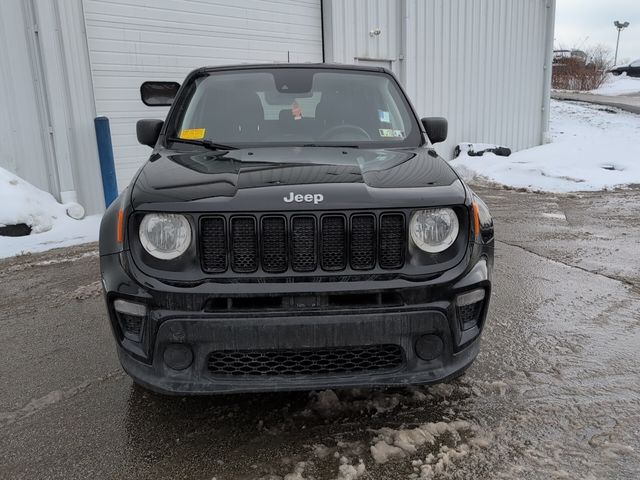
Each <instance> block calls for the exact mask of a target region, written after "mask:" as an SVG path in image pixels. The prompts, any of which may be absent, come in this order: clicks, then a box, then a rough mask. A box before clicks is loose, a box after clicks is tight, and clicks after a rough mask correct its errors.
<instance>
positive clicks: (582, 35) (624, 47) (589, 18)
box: [555, 0, 640, 63]
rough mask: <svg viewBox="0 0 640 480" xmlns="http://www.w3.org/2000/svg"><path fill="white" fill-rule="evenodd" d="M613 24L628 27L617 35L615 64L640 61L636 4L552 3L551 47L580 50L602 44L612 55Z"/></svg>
mask: <svg viewBox="0 0 640 480" xmlns="http://www.w3.org/2000/svg"><path fill="white" fill-rule="evenodd" d="M614 20H620V21H622V22H624V21H627V22H629V23H630V25H629V27H628V28H626V29H624V30H623V31H622V33H621V34H620V49H619V50H618V63H621V60H624V59H626V60H630V61H632V60H635V59H637V58H640V0H556V30H555V45H556V47H558V46H561V47H563V48H573V47H577V48H581V49H584V48H586V47H588V46H589V45H594V44H604V45H607V46H608V47H610V48H611V51H614V50H615V48H616V36H617V34H618V31H617V30H616V28H615V27H614V26H613V21H614Z"/></svg>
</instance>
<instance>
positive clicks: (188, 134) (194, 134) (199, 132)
mask: <svg viewBox="0 0 640 480" xmlns="http://www.w3.org/2000/svg"><path fill="white" fill-rule="evenodd" d="M204 133H205V129H204V128H188V129H186V130H181V131H180V138H183V139H185V140H201V139H203V138H204Z"/></svg>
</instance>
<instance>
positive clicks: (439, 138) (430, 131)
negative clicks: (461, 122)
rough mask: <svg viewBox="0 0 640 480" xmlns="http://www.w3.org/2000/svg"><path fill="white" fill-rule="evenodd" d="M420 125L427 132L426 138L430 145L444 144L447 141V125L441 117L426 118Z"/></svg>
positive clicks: (445, 120)
mask: <svg viewBox="0 0 640 480" xmlns="http://www.w3.org/2000/svg"><path fill="white" fill-rule="evenodd" d="M421 121H422V125H423V126H424V129H425V131H426V132H427V137H429V140H430V141H431V143H440V142H444V141H445V140H446V139H447V131H448V129H449V124H448V123H447V119H446V118H443V117H426V118H423V119H422V120H421Z"/></svg>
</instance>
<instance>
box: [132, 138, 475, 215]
mask: <svg viewBox="0 0 640 480" xmlns="http://www.w3.org/2000/svg"><path fill="white" fill-rule="evenodd" d="M292 192H293V194H294V196H295V195H302V198H303V199H304V197H305V195H307V197H306V198H311V197H309V195H318V194H320V195H322V200H321V201H320V202H317V199H319V198H320V197H318V196H316V197H314V199H316V202H315V204H314V202H307V201H304V200H303V201H301V202H291V203H288V202H284V198H289V197H291V193H292ZM298 198H300V197H298ZM131 199H132V204H133V208H135V209H142V210H164V211H239V210H242V211H258V210H264V211H273V210H282V209H283V208H287V209H293V208H295V209H298V210H304V209H318V208H322V209H323V210H327V209H346V208H349V209H355V208H372V207H374V206H375V207H376V208H386V207H391V208H393V207H397V208H400V207H414V206H415V207H417V206H428V205H454V204H461V203H464V201H465V189H464V187H463V185H462V182H461V181H460V180H459V179H458V177H457V176H456V174H455V172H454V171H453V169H452V168H451V167H450V166H449V165H448V164H447V163H446V162H445V161H444V160H443V159H442V158H440V157H438V156H435V154H434V153H433V151H431V152H429V150H428V149H427V148H417V149H415V150H406V149H403V150H364V149H353V148H329V147H286V148H249V149H240V150H231V151H228V152H217V151H208V150H204V151H203V150H201V149H198V150H193V151H188V152H187V151H180V152H177V151H172V150H161V151H160V152H159V153H155V154H154V155H152V157H151V159H150V160H149V161H148V162H147V163H146V164H145V165H144V167H143V168H142V170H141V172H140V174H139V175H138V178H137V179H136V180H135V183H134V185H133V188H132V192H131ZM318 203H321V205H318Z"/></svg>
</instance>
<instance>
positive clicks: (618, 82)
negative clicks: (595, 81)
mask: <svg viewBox="0 0 640 480" xmlns="http://www.w3.org/2000/svg"><path fill="white" fill-rule="evenodd" d="M589 93H594V94H596V95H607V96H616V95H629V94H632V93H637V94H640V78H634V77H627V75H619V76H614V75H611V74H609V76H608V77H607V80H606V81H605V83H604V85H602V86H601V87H600V88H597V89H596V90H591V91H590V92H589Z"/></svg>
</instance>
